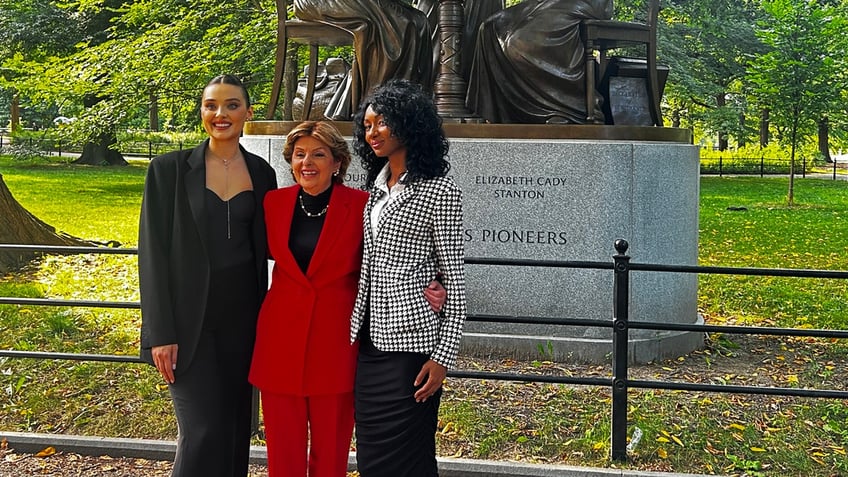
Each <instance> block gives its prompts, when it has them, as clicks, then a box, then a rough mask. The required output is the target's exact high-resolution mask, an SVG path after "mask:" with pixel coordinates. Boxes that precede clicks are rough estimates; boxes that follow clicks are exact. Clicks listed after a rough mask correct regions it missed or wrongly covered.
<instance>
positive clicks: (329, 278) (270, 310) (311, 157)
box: [250, 121, 445, 477]
mask: <svg viewBox="0 0 848 477" xmlns="http://www.w3.org/2000/svg"><path fill="white" fill-rule="evenodd" d="M283 156H284V157H285V159H286V162H288V163H289V164H290V165H291V168H292V175H293V177H294V179H295V181H296V182H297V184H296V185H293V186H291V187H286V188H282V189H278V190H275V191H271V192H269V193H268V194H267V196H266V198H265V220H266V224H267V228H268V247H269V251H270V253H271V256H272V257H273V258H274V260H275V264H274V270H273V274H272V280H271V283H272V284H271V288H270V290H269V292H268V295H267V296H266V298H265V301H264V302H263V304H262V309H261V311H260V313H259V322H258V325H257V338H256V345H255V348H254V352H253V363H252V365H251V369H250V382H251V383H253V384H254V385H255V386H256V387H258V388H259V390H260V391H261V393H262V394H261V395H262V411H263V417H264V421H265V437H266V443H267V451H268V470H269V474H270V476H271V477H278V476H297V477H304V476H306V475H309V476H310V477H343V476H344V475H346V471H347V463H348V454H349V452H350V439H351V435H352V433H353V378H354V372H355V369H356V357H357V350H358V347H359V343H353V344H351V343H350V340H349V330H350V317H351V312H352V310H353V303H354V301H355V300H356V292H357V285H358V281H359V270H360V267H361V263H362V211H363V209H364V208H365V202H366V201H367V200H368V193H366V192H364V191H361V190H357V189H352V188H350V187H346V186H344V185H342V181H343V178H344V176H345V171H346V170H347V167H348V165H349V164H350V152H349V150H348V147H347V143H346V142H345V140H344V138H343V137H342V135H341V134H340V133H339V132H338V130H336V129H335V127H334V126H332V125H331V124H330V123H326V122H320V121H319V122H313V121H307V122H304V123H302V124H300V125H298V126H296V127H295V128H294V129H293V130H292V131H291V132H290V133H289V135H288V137H287V138H286V143H285V146H284V147H283ZM433 288H435V285H432V284H431V286H430V287H428V289H426V290H425V291H424V293H425V295H427V296H428V300H429V301H430V302H431V303H432V305H431V306H433V307H434V308H437V309H438V308H440V307H441V304H443V303H444V301H445V299H444V298H445V297H444V289H443V288H441V286H440V285H439V286H438V290H434V289H433Z"/></svg>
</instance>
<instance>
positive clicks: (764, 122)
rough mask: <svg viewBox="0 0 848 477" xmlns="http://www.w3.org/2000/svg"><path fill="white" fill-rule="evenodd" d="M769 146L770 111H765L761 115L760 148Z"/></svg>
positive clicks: (766, 109)
mask: <svg viewBox="0 0 848 477" xmlns="http://www.w3.org/2000/svg"><path fill="white" fill-rule="evenodd" d="M768 144H769V109H768V108H765V109H763V111H762V113H761V115H760V147H766V146H768Z"/></svg>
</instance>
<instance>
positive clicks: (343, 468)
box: [261, 392, 353, 477]
mask: <svg viewBox="0 0 848 477" xmlns="http://www.w3.org/2000/svg"><path fill="white" fill-rule="evenodd" d="M261 396H262V414H263V418H264V420H265V440H266V449H267V452H268V476H269V477H306V476H307V475H308V476H309V477H345V476H346V475H347V462H348V455H349V454H350V438H351V435H352V434H353V392H349V393H344V394H328V395H322V396H293V395H284V394H272V393H262V394H261ZM307 470H308V471H307Z"/></svg>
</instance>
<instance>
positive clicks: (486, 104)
mask: <svg viewBox="0 0 848 477" xmlns="http://www.w3.org/2000/svg"><path fill="white" fill-rule="evenodd" d="M611 17H612V0H526V1H524V2H522V3H519V4H517V5H515V6H512V7H509V8H507V9H505V10H502V11H500V12H498V13H496V14H494V15H492V16H491V17H490V18H488V19H487V20H486V21H485V22H483V24H482V25H481V26H480V29H479V31H478V33H477V41H476V46H475V50H474V58H473V60H472V66H471V73H470V78H469V81H468V95H467V98H466V106H467V107H468V109H469V110H470V111H472V112H475V113H476V114H477V115H479V116H481V117H482V118H483V119H485V120H486V121H488V122H491V123H519V124H543V123H577V124H580V123H585V122H586V117H587V112H586V99H585V98H586V96H585V82H584V70H585V66H584V59H585V58H584V48H583V43H582V41H581V40H580V20H582V19H588V18H594V19H609V18H611ZM599 109H600V108H599ZM601 117H603V116H602V115H601Z"/></svg>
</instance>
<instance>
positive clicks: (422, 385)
mask: <svg viewBox="0 0 848 477" xmlns="http://www.w3.org/2000/svg"><path fill="white" fill-rule="evenodd" d="M354 148H355V150H356V152H357V154H359V156H360V157H361V158H362V163H363V166H364V168H365V170H366V172H367V179H366V185H367V186H368V188H369V189H370V192H371V197H370V198H369V200H368V202H367V204H366V206H365V212H364V216H363V231H364V252H363V260H362V271H361V275H360V281H359V291H358V294H357V297H356V304H355V305H354V310H353V317H352V320H351V341H354V340H356V339H359V340H360V353H359V357H358V361H357V370H356V381H355V384H354V406H355V419H356V430H355V432H356V444H357V464H358V465H357V467H358V470H359V472H360V475H361V476H362V477H377V476H387V477H389V476H391V477H398V476H436V475H438V469H437V466H436V447H435V432H436V422H437V417H438V411H439V401H440V398H441V393H442V390H441V389H442V382H443V381H444V379H445V376H446V374H447V369H448V368H449V367H450V366H453V365H454V363H455V360H456V354H457V350H458V348H459V342H460V338H461V336H462V327H463V324H464V321H465V314H466V305H465V273H464V262H463V259H464V250H463V238H462V203H461V193H460V190H459V188H458V187H457V186H456V184H455V183H454V181H453V180H452V179H451V178H449V177H446V174H447V172H448V170H449V169H450V164H449V163H448V162H447V152H448V142H447V139H446V138H445V135H444V132H443V131H442V127H441V119H440V118H439V116H438V114H437V113H436V108H435V105H434V104H433V101H432V98H430V97H429V96H428V95H426V94H425V93H424V92H423V91H422V89H421V88H420V87H419V86H418V85H415V84H413V83H410V82H408V81H405V80H392V81H389V82H387V83H385V84H384V85H382V86H379V87H377V88H376V89H375V90H374V91H373V92H372V93H371V95H370V96H369V97H367V98H366V99H365V100H364V101H363V103H362V106H361V107H360V110H359V112H358V113H357V115H356V117H355V119H354ZM434 277H440V280H441V281H442V283H443V285H444V287H445V289H446V290H447V301H446V302H445V304H444V306H443V308H442V311H441V312H440V313H435V312H433V311H432V310H431V308H430V306H429V305H428V303H427V302H426V301H425V300H424V298H423V297H422V295H421V288H422V287H425V286H427V284H428V282H429V281H430V280H432V279H433V278H434Z"/></svg>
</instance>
